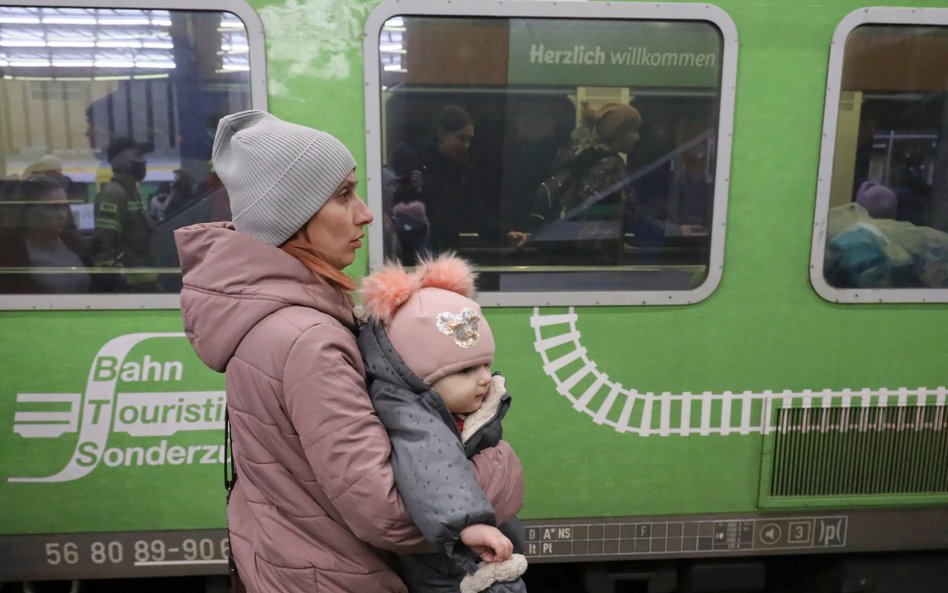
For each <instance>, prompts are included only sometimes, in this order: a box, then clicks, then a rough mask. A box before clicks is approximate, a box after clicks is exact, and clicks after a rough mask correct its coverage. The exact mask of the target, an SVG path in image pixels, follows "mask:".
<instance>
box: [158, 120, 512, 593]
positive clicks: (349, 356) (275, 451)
mask: <svg viewBox="0 0 948 593" xmlns="http://www.w3.org/2000/svg"><path fill="white" fill-rule="evenodd" d="M212 158H213V164H214V169H215V171H216V172H217V174H218V175H219V176H220V179H221V180H222V181H223V183H224V186H225V187H226V188H227V191H228V193H229V195H230V201H231V208H232V211H233V222H232V223H230V222H218V223H202V224H198V225H193V226H189V227H185V228H183V229H179V230H177V231H175V240H176V243H177V248H178V254H179V256H180V260H181V268H182V272H183V288H182V291H181V310H182V316H183V321H184V328H185V333H186V335H187V336H188V338H189V340H190V341H191V344H192V346H193V347H194V349H195V351H196V352H197V354H198V356H199V357H200V358H201V359H202V360H203V361H204V362H205V363H206V364H207V365H208V366H209V367H211V368H212V369H214V370H216V371H219V372H224V373H225V374H226V384H227V387H226V390H227V407H228V415H229V418H230V429H231V434H232V438H233V455H234V461H235V470H236V476H237V478H236V481H235V482H234V484H233V489H232V491H231V492H230V496H229V502H228V508H227V517H228V529H229V534H230V542H231V550H232V553H233V557H234V560H235V564H236V569H237V572H238V574H239V576H240V579H241V581H242V582H243V584H244V586H245V587H246V590H247V591H248V592H249V593H264V592H271V591H281V592H290V593H297V592H298V593H304V592H306V593H310V592H312V591H317V590H318V591H321V592H324V593H343V592H346V593H350V592H354V591H373V592H381V593H389V592H391V593H395V592H398V593H404V592H406V591H407V588H406V586H405V584H404V583H403V582H402V580H401V579H400V578H398V576H397V574H396V573H395V571H394V570H393V565H394V557H393V556H392V555H391V553H396V554H409V553H418V552H422V551H426V550H427V551H433V548H431V547H430V546H428V545H427V544H426V543H425V542H424V538H423V537H422V535H421V533H420V532H419V531H418V529H417V527H415V525H414V523H413V522H412V520H411V518H410V516H409V514H408V512H407V510H406V508H405V505H404V503H403V501H402V499H401V497H400V496H399V493H398V490H397V489H396V485H395V477H394V474H393V470H392V466H391V463H390V458H391V455H392V449H391V444H390V442H389V439H388V436H387V434H386V432H385V427H384V426H383V425H382V423H381V422H380V420H379V418H378V416H377V415H376V414H375V413H374V410H373V407H372V403H371V401H370V399H369V396H368V393H367V391H366V383H365V367H364V364H363V361H362V357H361V356H360V354H359V349H358V346H357V344H356V334H357V332H358V327H357V322H356V317H355V314H354V311H353V301H352V299H351V297H350V295H349V291H351V290H353V289H354V288H355V282H354V281H353V280H352V279H351V278H350V277H349V276H347V275H346V274H345V273H344V272H343V269H344V268H346V267H347V266H348V265H350V264H351V263H352V262H353V261H354V260H355V255H356V250H357V249H358V248H359V247H361V245H362V240H363V238H364V236H365V229H364V227H365V226H366V225H368V224H369V223H371V222H372V220H373V216H372V213H371V212H369V210H368V208H367V207H366V206H365V204H364V203H363V202H362V200H361V199H360V198H359V196H358V194H357V192H356V183H357V179H356V175H355V167H356V162H355V159H354V158H353V157H352V155H351V153H350V152H349V150H348V149H347V148H346V147H345V146H344V145H343V144H342V143H341V142H339V140H337V139H336V138H334V137H333V136H331V135H330V134H328V133H326V132H321V131H318V130H314V129H312V128H308V127H304V126H300V125H296V124H292V123H289V122H285V121H282V120H280V119H279V118H277V117H275V116H273V115H271V114H269V113H266V112H262V111H255V110H251V111H243V112H240V113H235V114H232V115H228V116H225V117H224V118H222V119H221V121H220V123H219V124H218V128H217V134H216V135H215V139H214V147H213V153H212ZM471 467H472V469H473V471H474V475H475V476H476V481H477V483H478V485H479V486H480V487H481V488H482V489H483V491H484V493H485V495H486V496H487V499H488V500H489V501H490V504H491V505H492V506H493V508H494V510H495V512H496V514H497V518H498V520H499V521H507V520H509V519H510V518H512V517H513V516H514V514H515V513H516V512H517V511H518V510H519V509H520V506H521V505H522V502H523V490H522V488H520V487H518V485H517V482H516V481H515V480H514V478H515V476H519V475H520V472H522V468H521V466H520V462H519V460H518V459H517V457H516V455H515V454H514V452H513V450H512V449H511V448H510V446H509V445H508V444H507V443H506V442H504V441H500V442H498V443H497V445H496V446H494V447H489V448H486V449H484V450H483V451H481V452H480V453H479V454H478V455H476V456H475V457H474V458H473V459H472V460H471Z"/></svg>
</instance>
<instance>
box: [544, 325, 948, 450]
mask: <svg viewBox="0 0 948 593" xmlns="http://www.w3.org/2000/svg"><path fill="white" fill-rule="evenodd" d="M577 319H578V316H577V314H576V312H575V309H574V308H573V307H570V308H569V310H568V312H566V313H551V314H543V313H542V312H541V310H540V308H539V307H535V308H534V309H533V315H532V316H531V317H530V325H531V326H532V327H533V332H534V336H535V341H534V343H533V346H534V349H535V350H536V351H537V353H539V354H540V356H541V358H542V359H543V372H544V373H546V375H547V376H548V377H550V378H551V379H553V382H554V384H555V385H556V391H557V392H558V393H559V394H560V395H562V396H563V397H565V398H567V399H568V400H569V401H570V402H572V404H573V408H574V409H575V410H576V411H578V412H582V413H584V414H587V415H588V416H590V417H592V419H593V421H594V422H595V423H597V424H603V425H606V426H611V427H612V428H613V429H615V430H616V431H617V432H630V433H634V434H638V435H640V436H650V435H657V436H671V435H681V436H686V435H700V436H707V435H712V434H721V435H727V434H741V435H747V434H752V433H763V434H767V433H769V432H772V431H774V430H777V429H778V427H777V426H776V421H775V419H774V418H773V416H774V414H773V411H774V410H775V409H777V408H804V409H813V410H814V417H813V418H812V420H811V421H809V422H804V423H803V424H802V426H796V427H786V426H783V427H779V429H780V430H821V431H827V430H843V431H845V430H863V431H864V430H871V429H881V428H892V427H893V426H892V425H887V426H885V427H883V426H875V425H873V423H872V420H871V419H869V416H868V414H867V412H868V411H869V409H871V408H885V407H895V406H897V407H901V408H906V407H908V406H915V407H916V413H915V415H914V417H911V418H908V417H906V418H904V419H900V420H899V421H898V424H897V427H898V428H915V429H916V430H918V429H921V428H935V429H937V430H943V429H945V428H946V425H945V420H946V419H945V399H946V391H948V390H946V388H945V387H944V386H939V387H937V388H925V387H919V388H917V389H909V388H905V387H902V388H899V389H895V390H892V389H886V388H880V389H856V390H852V389H843V390H840V391H833V390H829V389H824V390H816V391H814V390H810V389H805V390H803V391H798V392H796V391H790V390H784V391H769V390H765V391H763V392H761V393H754V392H752V391H742V392H736V393H735V392H730V391H725V392H723V393H711V392H707V391H706V392H704V393H694V394H692V393H688V392H685V393H680V394H673V393H669V392H665V393H660V394H656V393H652V392H644V393H643V392H639V391H638V390H637V389H635V388H633V387H624V386H623V385H622V384H620V383H617V382H615V381H613V380H611V379H610V378H609V376H608V375H607V374H606V373H604V372H602V371H601V370H599V369H598V368H597V366H596V363H595V362H594V361H592V360H590V359H589V356H588V355H587V352H586V348H585V347H584V346H583V345H582V342H581V341H580V333H579V330H578V329H577V328H576V320H577ZM836 408H841V409H842V411H841V413H840V414H837V415H835V416H832V417H831V416H830V415H829V414H826V413H823V411H825V410H830V409H836ZM925 408H931V410H930V413H924V412H925Z"/></svg>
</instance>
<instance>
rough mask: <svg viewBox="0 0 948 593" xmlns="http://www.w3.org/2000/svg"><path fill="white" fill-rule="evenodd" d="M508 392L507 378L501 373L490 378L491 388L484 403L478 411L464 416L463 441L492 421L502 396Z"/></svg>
mask: <svg viewBox="0 0 948 593" xmlns="http://www.w3.org/2000/svg"><path fill="white" fill-rule="evenodd" d="M505 393H507V380H506V379H504V378H503V377H502V376H501V375H494V376H493V377H491V379H490V389H489V390H488V391H487V397H485V398H484V403H482V404H481V407H480V408H478V409H477V410H476V411H474V412H471V413H470V414H468V415H467V416H465V417H464V430H463V431H461V442H462V443H466V442H467V441H468V439H470V438H471V436H472V435H473V434H474V433H475V432H477V431H478V429H480V428H481V427H482V426H484V425H485V424H487V423H488V422H490V421H491V419H492V418H493V417H494V416H495V415H496V414H497V409H498V408H499V407H500V398H501V397H502V396H503V395H504V394H505Z"/></svg>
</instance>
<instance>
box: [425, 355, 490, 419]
mask: <svg viewBox="0 0 948 593" xmlns="http://www.w3.org/2000/svg"><path fill="white" fill-rule="evenodd" d="M431 387H432V388H433V389H434V390H435V392H437V394H438V395H440V396H441V399H442V400H444V405H446V406H447V407H448V411H450V412H451V413H452V414H470V413H471V412H474V411H476V410H477V409H478V408H480V407H481V404H483V403H484V398H485V397H486V396H487V390H488V389H490V365H489V364H482V365H480V366H476V367H468V368H466V369H464V370H462V371H460V372H457V373H454V374H452V375H447V376H445V377H442V378H441V379H438V380H437V381H435V383H434V385H432V386H431Z"/></svg>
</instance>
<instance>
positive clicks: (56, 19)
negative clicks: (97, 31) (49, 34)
mask: <svg viewBox="0 0 948 593" xmlns="http://www.w3.org/2000/svg"><path fill="white" fill-rule="evenodd" d="M43 24H44V25H94V24H96V21H95V18H94V17H91V16H44V17H43Z"/></svg>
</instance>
